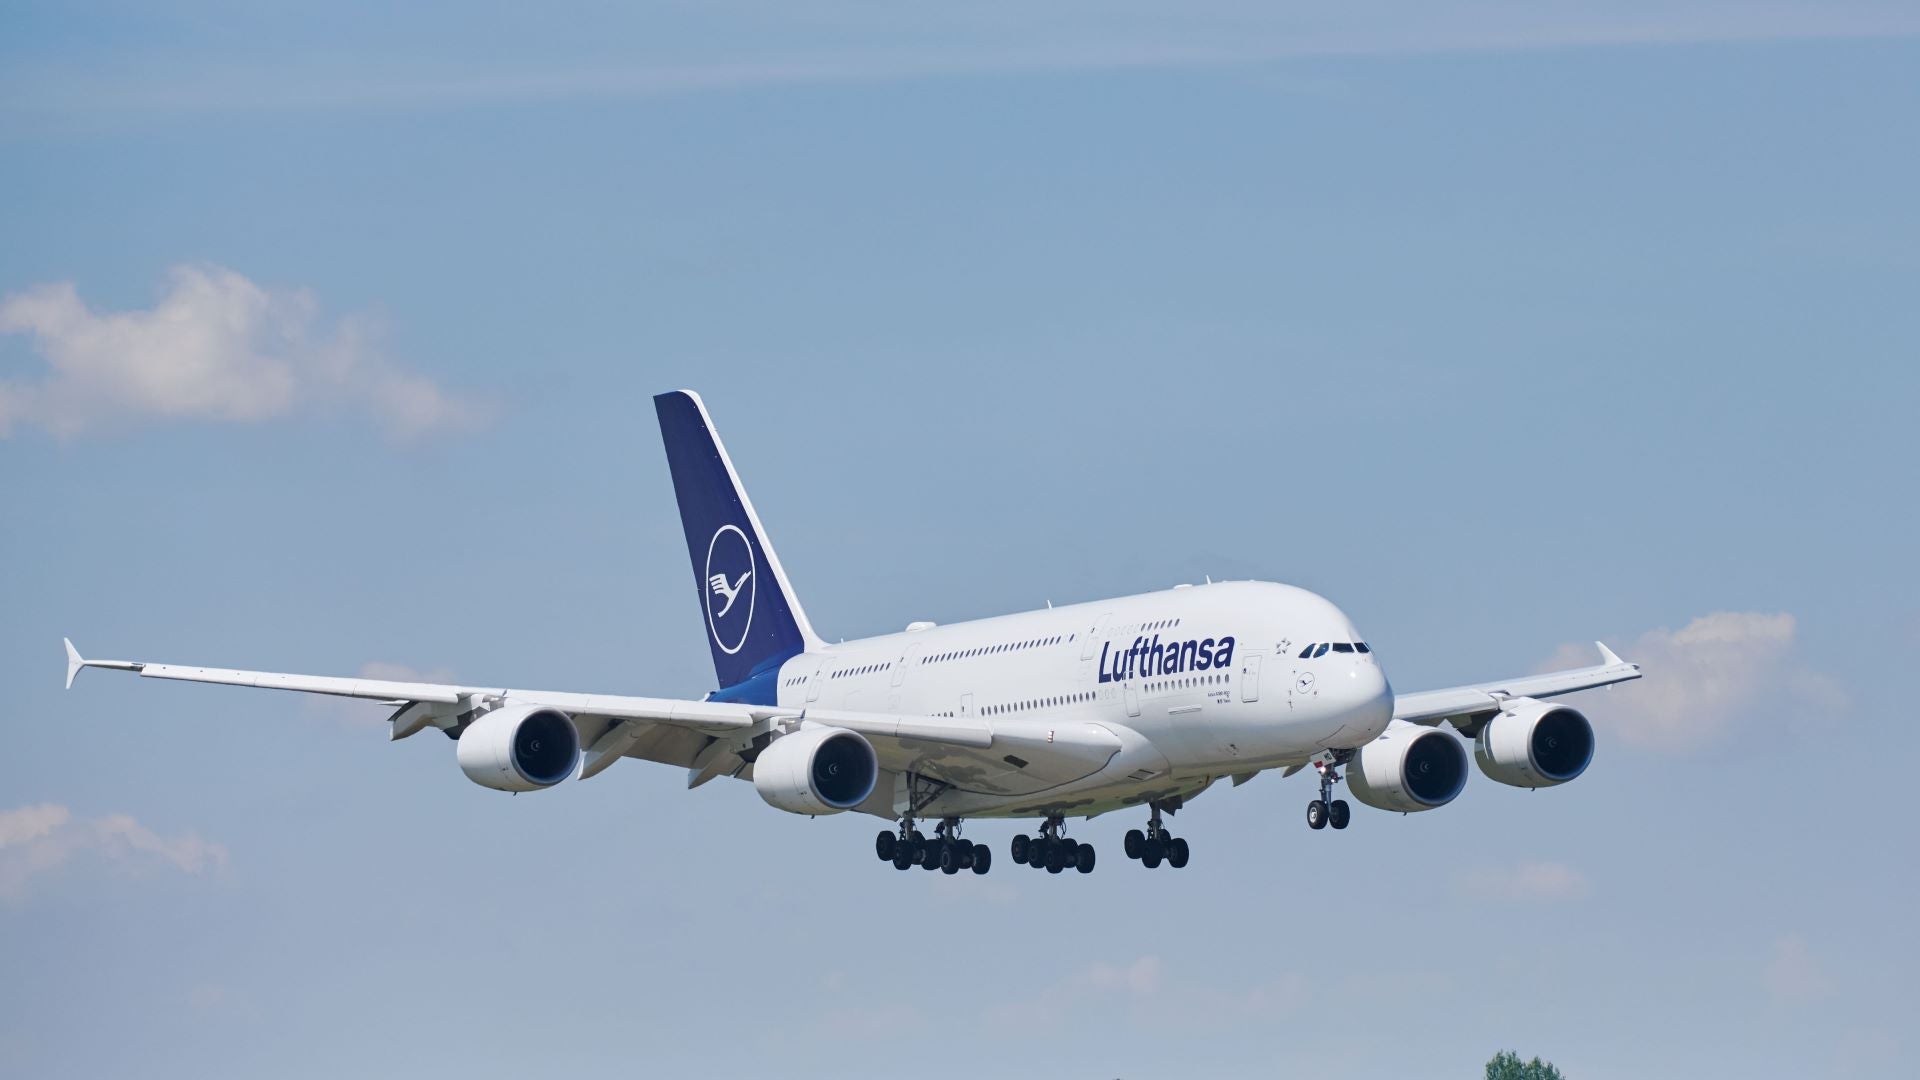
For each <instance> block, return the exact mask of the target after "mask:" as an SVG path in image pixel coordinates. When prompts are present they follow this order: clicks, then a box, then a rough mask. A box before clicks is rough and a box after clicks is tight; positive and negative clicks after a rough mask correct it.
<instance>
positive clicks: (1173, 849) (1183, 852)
mask: <svg viewBox="0 0 1920 1080" xmlns="http://www.w3.org/2000/svg"><path fill="white" fill-rule="evenodd" d="M1167 865H1168V866H1171V867H1173V868H1174V869H1175V870H1178V869H1180V868H1181V867H1183V866H1185V865H1187V842H1186V841H1185V840H1183V839H1181V838H1180V837H1178V836H1176V837H1174V838H1173V839H1171V840H1169V841H1167Z"/></svg>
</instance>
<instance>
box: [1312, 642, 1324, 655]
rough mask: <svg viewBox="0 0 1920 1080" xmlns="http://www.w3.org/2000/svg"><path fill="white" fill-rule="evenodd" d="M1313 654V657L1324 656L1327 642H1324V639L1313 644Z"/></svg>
mask: <svg viewBox="0 0 1920 1080" xmlns="http://www.w3.org/2000/svg"><path fill="white" fill-rule="evenodd" d="M1313 655H1314V657H1315V658H1318V657H1322V656H1325V655H1327V644H1326V642H1324V641H1323V642H1321V643H1320V644H1319V645H1317V646H1315V647H1314V650H1313Z"/></svg>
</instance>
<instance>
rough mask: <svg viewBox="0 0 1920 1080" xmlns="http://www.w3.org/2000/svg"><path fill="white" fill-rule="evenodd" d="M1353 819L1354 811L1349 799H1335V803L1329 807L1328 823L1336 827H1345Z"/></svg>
mask: <svg viewBox="0 0 1920 1080" xmlns="http://www.w3.org/2000/svg"><path fill="white" fill-rule="evenodd" d="M1351 820H1353V811H1352V809H1351V808H1349V807H1348V806H1347V800H1345V799H1335V800H1333V805H1332V806H1329V807H1327V824H1329V825H1331V826H1333V827H1334V828H1336V829H1344V828H1346V827H1347V822H1349V821H1351Z"/></svg>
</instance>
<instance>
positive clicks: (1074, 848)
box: [1060, 837, 1080, 866]
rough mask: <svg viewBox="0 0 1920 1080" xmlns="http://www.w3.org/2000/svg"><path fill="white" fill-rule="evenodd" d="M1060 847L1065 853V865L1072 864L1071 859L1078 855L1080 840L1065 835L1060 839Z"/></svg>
mask: <svg viewBox="0 0 1920 1080" xmlns="http://www.w3.org/2000/svg"><path fill="white" fill-rule="evenodd" d="M1060 847H1061V850H1063V851H1065V852H1066V853H1067V865H1068V866H1072V865H1073V861H1074V860H1075V859H1077V858H1079V857H1080V841H1078V840H1075V839H1074V838H1072V837H1067V838H1066V839H1065V840H1062V841H1060Z"/></svg>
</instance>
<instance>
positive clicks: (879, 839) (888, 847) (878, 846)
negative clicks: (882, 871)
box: [873, 830, 900, 862]
mask: <svg viewBox="0 0 1920 1080" xmlns="http://www.w3.org/2000/svg"><path fill="white" fill-rule="evenodd" d="M899 846H900V844H899V842H898V841H896V840H895V839H894V836H893V834H892V833H890V832H887V831H885V830H882V831H881V833H880V835H878V836H876V837H874V838H873V853H874V854H875V855H878V856H879V857H880V861H881V862H892V861H893V850H894V849H895V848H897V847H899Z"/></svg>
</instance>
